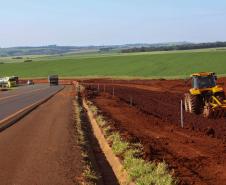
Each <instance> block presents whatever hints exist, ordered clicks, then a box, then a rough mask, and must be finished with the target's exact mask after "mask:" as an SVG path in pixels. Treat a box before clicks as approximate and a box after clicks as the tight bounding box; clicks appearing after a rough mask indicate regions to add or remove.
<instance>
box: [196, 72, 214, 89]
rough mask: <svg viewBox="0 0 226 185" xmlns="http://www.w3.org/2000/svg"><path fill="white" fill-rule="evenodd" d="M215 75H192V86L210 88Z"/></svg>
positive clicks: (212, 85)
mask: <svg viewBox="0 0 226 185" xmlns="http://www.w3.org/2000/svg"><path fill="white" fill-rule="evenodd" d="M216 80H217V77H216V76H215V75H212V74H210V75H206V76H201V75H199V76H198V75H192V87H193V88H196V89H203V88H212V87H215V86H216V85H217V84H216Z"/></svg>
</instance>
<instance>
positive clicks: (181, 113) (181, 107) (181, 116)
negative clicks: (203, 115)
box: [180, 100, 184, 128]
mask: <svg viewBox="0 0 226 185" xmlns="http://www.w3.org/2000/svg"><path fill="white" fill-rule="evenodd" d="M180 123H181V127H182V128H184V115H183V100H181V103H180Z"/></svg>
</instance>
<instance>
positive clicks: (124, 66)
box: [0, 50, 226, 78]
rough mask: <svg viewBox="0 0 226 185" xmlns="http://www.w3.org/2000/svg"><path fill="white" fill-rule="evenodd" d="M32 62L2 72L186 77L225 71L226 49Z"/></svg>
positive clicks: (9, 65) (0, 71) (0, 70)
mask: <svg viewBox="0 0 226 185" xmlns="http://www.w3.org/2000/svg"><path fill="white" fill-rule="evenodd" d="M32 60H33V61H32V62H21V63H5V64H4V65H1V67H0V74H1V76H9V75H17V76H19V77H47V76H48V75H49V74H58V75H59V76H61V77H68V78H70V77H86V78H88V77H113V78H184V77H187V76H188V75H190V74H191V73H193V72H200V71H214V72H216V73H218V74H219V75H220V76H222V75H226V71H225V68H226V62H225V61H226V52H225V50H209V51H207V50H205V51H196V50H193V51H183V52H182V51H178V52H174V51H172V52H157V53H151V52H149V53H131V54H109V55H107V54H103V55H102V54H91V55H85V54H84V55H80V56H76V55H65V56H52V57H39V58H36V59H32Z"/></svg>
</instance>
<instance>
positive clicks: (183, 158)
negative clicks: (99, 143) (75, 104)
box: [89, 79, 226, 185]
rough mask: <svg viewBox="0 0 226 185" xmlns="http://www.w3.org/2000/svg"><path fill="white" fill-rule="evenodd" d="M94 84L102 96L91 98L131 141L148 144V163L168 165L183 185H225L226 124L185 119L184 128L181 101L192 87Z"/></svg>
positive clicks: (177, 83) (175, 82)
mask: <svg viewBox="0 0 226 185" xmlns="http://www.w3.org/2000/svg"><path fill="white" fill-rule="evenodd" d="M221 80H222V81H225V79H221ZM90 82H92V83H93V84H94V85H92V88H94V87H95V89H97V87H98V86H97V83H99V84H100V85H99V89H100V91H102V93H100V94H99V96H96V97H95V96H93V97H92V96H90V98H93V101H94V102H95V103H96V105H97V106H98V107H99V108H100V109H101V110H102V111H103V113H104V114H105V115H106V116H107V117H108V118H109V119H111V120H112V121H113V122H114V125H115V127H116V128H117V129H118V130H119V131H121V133H122V134H123V135H124V136H125V137H126V138H127V139H130V140H135V141H140V142H142V143H143V145H144V150H145V155H144V156H143V157H144V158H145V159H147V160H156V161H163V160H164V161H166V162H167V163H168V164H169V167H170V168H171V169H174V171H175V176H176V177H178V178H179V184H198V185H201V184H214V185H222V184H225V180H226V172H225V169H226V145H225V141H226V121H225V119H220V120H208V119H204V118H202V116H196V115H191V114H185V129H181V128H180V121H179V120H180V100H181V98H182V97H183V92H186V90H187V89H188V88H189V87H186V86H185V85H184V82H183V81H182V80H181V81H180V80H173V81H165V80H161V81H158V80H153V81H132V82H131V83H130V82H128V81H124V82H123V81H117V82H113V83H112V81H110V83H107V81H103V80H101V81H89V83H90ZM103 84H106V85H105V88H104V85H103ZM104 89H105V92H108V93H103V91H104ZM113 89H114V95H115V96H114V97H112V95H110V94H112V93H113ZM93 90H94V89H92V91H93ZM131 98H132V101H133V102H132V103H133V106H130V105H129V103H130V101H131Z"/></svg>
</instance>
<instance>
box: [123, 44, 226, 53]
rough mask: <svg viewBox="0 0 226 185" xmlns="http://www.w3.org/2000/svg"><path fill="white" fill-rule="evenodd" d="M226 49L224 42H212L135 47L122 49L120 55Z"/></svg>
mask: <svg viewBox="0 0 226 185" xmlns="http://www.w3.org/2000/svg"><path fill="white" fill-rule="evenodd" d="M221 47H226V42H212V43H199V44H193V43H189V44H181V45H170V46H150V47H139V48H138V47H135V48H129V49H122V50H121V52H122V53H133V52H150V51H173V50H191V49H205V48H221Z"/></svg>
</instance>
